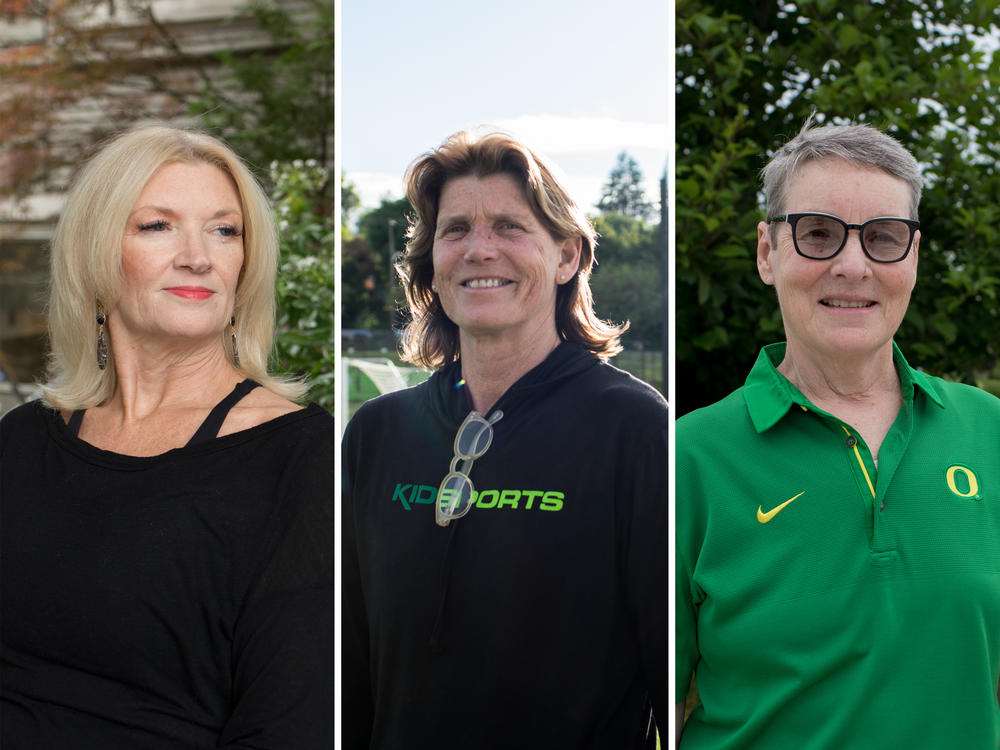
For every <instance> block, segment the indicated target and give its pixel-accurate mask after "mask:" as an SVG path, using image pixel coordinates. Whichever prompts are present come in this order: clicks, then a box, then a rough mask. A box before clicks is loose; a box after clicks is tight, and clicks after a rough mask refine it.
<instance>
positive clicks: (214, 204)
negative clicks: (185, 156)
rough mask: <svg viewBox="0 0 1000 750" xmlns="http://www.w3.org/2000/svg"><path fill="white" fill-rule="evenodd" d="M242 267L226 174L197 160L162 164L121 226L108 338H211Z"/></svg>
mask: <svg viewBox="0 0 1000 750" xmlns="http://www.w3.org/2000/svg"><path fill="white" fill-rule="evenodd" d="M242 267H243V213H242V211H241V209H240V199H239V196H238V195H237V192H236V187H235V185H234V184H233V181H232V179H230V177H229V176H228V175H226V174H225V173H224V172H223V171H222V170H221V169H219V168H218V167H216V166H213V165H211V164H206V163H201V162H199V163H176V164H167V165H165V166H163V167H161V168H160V169H159V170H158V171H157V172H156V173H155V174H154V175H153V176H152V178H150V180H149V182H147V183H146V186H145V187H144V188H143V189H142V192H141V193H140V194H139V198H138V200H136V202H135V206H133V207H132V212H131V213H130V214H129V217H128V221H127V223H126V226H125V234H124V237H123V238H122V272H123V279H122V287H121V296H120V298H119V301H118V304H117V305H116V307H115V309H114V310H111V311H109V325H112V326H113V327H112V336H114V337H120V336H122V334H124V335H125V336H127V337H130V338H138V339H151V340H157V339H163V340H177V341H178V342H179V343H182V344H183V343H184V340H192V339H205V340H210V339H212V338H213V337H214V338H215V339H216V340H217V338H218V336H219V334H220V333H221V331H222V330H223V329H224V328H225V326H226V324H227V323H228V322H229V316H230V314H231V311H232V309H233V303H234V298H235V295H236V284H237V281H238V279H239V275H240V269H241V268H242ZM118 343H121V342H120V341H119V342H118Z"/></svg>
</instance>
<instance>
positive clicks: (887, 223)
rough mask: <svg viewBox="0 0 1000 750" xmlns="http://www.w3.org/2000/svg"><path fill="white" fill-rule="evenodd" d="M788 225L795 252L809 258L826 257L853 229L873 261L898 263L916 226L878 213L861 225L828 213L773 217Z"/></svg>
mask: <svg viewBox="0 0 1000 750" xmlns="http://www.w3.org/2000/svg"><path fill="white" fill-rule="evenodd" d="M771 221H787V222H788V224H789V225H790V226H791V227H792V243H793V244H794V245H795V252H797V253H798V254H799V255H801V256H802V257H803V258H810V259H811V260H829V259H830V258H833V257H834V256H836V255H837V253H839V252H840V251H841V250H843V249H844V246H845V245H846V244H847V232H848V231H849V230H851V229H857V230H858V235H859V236H860V237H861V249H862V250H863V251H864V253H865V255H867V256H868V257H869V258H871V259H872V260H873V261H875V262H876V263H898V262H899V261H901V260H902V259H903V258H905V257H906V256H907V254H908V253H909V252H910V247H911V246H912V245H913V235H914V233H915V232H916V231H917V229H919V228H920V222H919V221H917V220H916V219H902V218H898V217H895V216H880V217H878V218H875V219H869V220H868V221H866V222H864V223H862V224H848V223H847V222H846V221H844V220H843V219H841V218H839V217H837V216H832V215H831V214H821V213H815V212H805V213H792V214H786V215H784V216H775V217H774V218H773V219H771Z"/></svg>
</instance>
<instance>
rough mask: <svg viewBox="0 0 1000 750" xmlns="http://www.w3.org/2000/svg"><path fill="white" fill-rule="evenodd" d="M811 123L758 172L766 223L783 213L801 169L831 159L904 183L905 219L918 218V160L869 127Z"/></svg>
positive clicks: (920, 181) (919, 187) (921, 184)
mask: <svg viewBox="0 0 1000 750" xmlns="http://www.w3.org/2000/svg"><path fill="white" fill-rule="evenodd" d="M814 114H815V113H814ZM812 123H813V115H810V116H809V117H808V118H807V119H806V121H805V123H804V124H803V125H802V130H800V131H799V134H798V135H797V136H795V137H794V138H792V139H791V140H790V141H788V143H786V144H785V145H784V146H782V147H781V148H779V149H778V150H777V151H776V152H775V154H774V156H773V157H771V160H770V161H769V162H768V163H767V166H765V167H764V169H762V170H761V179H762V180H763V183H764V200H765V202H766V206H767V210H766V214H765V219H766V220H767V221H770V220H771V219H773V218H774V217H775V216H780V215H781V214H783V213H785V201H786V200H787V190H788V182H789V180H790V179H791V178H792V176H793V175H794V174H795V173H796V172H797V171H798V170H799V169H800V168H801V167H802V166H803V165H805V164H806V163H807V162H810V161H814V160H816V159H831V158H835V159H843V160H845V161H848V162H850V163H851V164H855V165H857V166H859V167H862V168H867V169H880V170H882V171H883V172H886V173H887V174H890V175H892V176H893V177H897V178H899V179H900V180H902V181H903V182H905V183H906V184H907V185H908V186H909V188H910V216H909V217H908V218H911V219H916V218H918V217H917V209H918V207H919V206H920V193H921V191H922V190H923V178H922V177H921V174H920V167H919V166H918V165H917V160H916V159H915V158H914V157H913V154H911V153H910V152H909V151H907V150H906V149H905V148H903V146H902V144H900V142H899V141H897V140H896V139H895V138H893V137H892V136H891V135H887V134H886V133H883V132H882V131H881V130H878V129H877V128H873V127H872V126H871V125H824V126H822V127H818V128H814V127H812Z"/></svg>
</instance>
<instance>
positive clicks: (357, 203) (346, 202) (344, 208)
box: [340, 173, 361, 239]
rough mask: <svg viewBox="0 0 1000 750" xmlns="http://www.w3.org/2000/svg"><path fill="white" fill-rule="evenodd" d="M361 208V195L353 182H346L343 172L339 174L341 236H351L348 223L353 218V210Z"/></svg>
mask: <svg viewBox="0 0 1000 750" xmlns="http://www.w3.org/2000/svg"><path fill="white" fill-rule="evenodd" d="M359 208H361V197H360V196H359V195H358V191H357V188H355V187H354V183H353V182H348V180H347V178H346V177H345V176H344V174H343V173H341V175H340V226H341V229H340V231H341V236H342V237H343V238H344V239H349V238H350V236H351V231H350V228H349V227H350V223H351V219H353V218H354V212H355V211H357V210H358V209H359Z"/></svg>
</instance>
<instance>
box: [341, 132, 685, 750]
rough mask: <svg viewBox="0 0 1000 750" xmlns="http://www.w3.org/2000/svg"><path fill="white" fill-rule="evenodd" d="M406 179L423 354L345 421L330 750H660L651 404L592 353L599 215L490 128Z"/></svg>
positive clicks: (659, 563)
mask: <svg viewBox="0 0 1000 750" xmlns="http://www.w3.org/2000/svg"><path fill="white" fill-rule="evenodd" d="M406 184H407V195H408V198H409V200H410V202H411V204H412V205H413V207H414V210H415V215H414V217H413V218H412V221H411V226H410V230H409V241H408V243H407V247H406V253H405V255H404V257H403V260H402V262H401V264H400V266H399V271H400V274H401V276H402V278H403V280H404V284H405V289H406V295H407V300H408V302H409V308H410V314H411V315H412V320H411V322H410V324H409V325H408V327H407V329H406V330H405V331H404V335H403V347H404V352H405V355H406V356H407V358H408V359H409V360H410V361H412V362H415V363H417V364H419V365H422V366H424V367H427V368H430V369H433V370H434V374H433V375H432V376H431V378H430V379H429V380H428V381H427V382H426V383H424V384H422V385H420V386H417V387H415V388H412V389H409V390H406V391H402V392H399V393H395V394H389V395H386V396H383V397H381V398H378V399H375V400H373V401H371V402H369V403H368V404H366V405H364V406H363V407H362V408H361V409H360V410H359V411H358V413H357V415H356V416H355V417H354V419H353V420H352V421H351V423H350V424H349V425H348V428H347V433H346V436H345V440H344V643H343V654H344V673H343V674H344V740H345V747H350V748H360V747H373V748H390V747H408V748H423V747H435V748H466V747H478V748H491V747H524V748H533V747H573V748H591V747H593V748H604V747H615V748H645V747H655V742H656V740H655V734H656V733H655V731H654V730H655V727H656V725H659V727H660V729H661V731H662V730H663V729H664V728H665V727H666V713H665V711H666V670H667V659H666V653H667V605H666V591H667V578H666V567H667V563H666V548H667V547H666V545H667V531H666V517H667V443H666V440H667V407H666V403H665V402H664V400H663V398H662V397H661V396H660V395H659V394H657V393H656V392H655V391H654V390H653V389H652V388H650V387H649V386H647V385H646V384H644V383H642V382H640V381H638V380H636V379H635V378H633V377H632V376H630V375H628V374H626V373H624V372H622V371H620V370H617V369H615V368H614V367H611V366H610V365H609V364H608V363H607V360H608V359H609V358H610V357H611V356H613V355H614V354H616V353H617V352H618V351H620V349H621V346H620V343H619V336H620V334H621V333H622V332H623V330H624V328H623V327H618V326H615V325H611V324H608V323H606V322H604V321H601V320H600V319H599V318H598V317H597V316H596V315H595V314H594V311H593V306H592V299H591V294H590V286H589V278H590V272H591V268H592V265H593V262H594V247H595V244H596V242H595V235H594V232H593V229H592V228H591V226H590V224H589V222H588V221H587V219H586V218H585V217H584V215H583V213H582V211H581V210H580V209H579V208H578V207H577V205H576V204H575V203H574V202H573V200H572V199H571V198H570V197H569V195H568V194H567V193H566V191H565V189H564V188H563V187H562V186H561V185H560V184H559V181H558V180H557V179H556V177H555V175H554V174H553V172H552V170H551V169H549V168H548V167H547V166H546V165H545V163H544V162H543V161H542V160H541V159H539V158H538V157H537V156H536V155H535V154H533V153H532V152H531V151H530V150H529V149H528V148H527V147H525V146H524V145H523V144H521V143H519V142H518V141H516V140H515V139H513V138H512V137H510V136H509V135H506V134H502V133H490V134H486V135H482V136H477V135H473V134H470V133H465V132H462V133H457V134H455V135H453V136H451V137H450V138H448V139H447V140H446V141H445V142H444V143H443V144H442V145H441V146H440V147H439V148H438V149H436V150H434V151H431V152H429V153H427V154H425V155H423V156H421V157H420V158H418V159H417V160H416V161H415V162H414V163H413V164H411V166H410V168H409V170H408V172H407V175H406ZM654 715H655V723H654V719H653V716H654Z"/></svg>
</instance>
